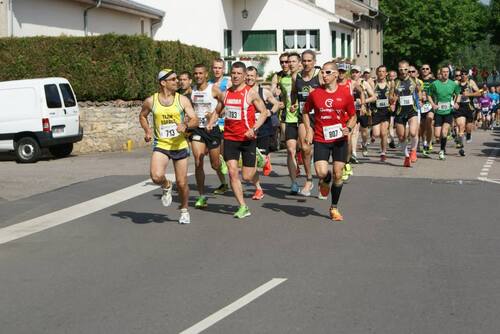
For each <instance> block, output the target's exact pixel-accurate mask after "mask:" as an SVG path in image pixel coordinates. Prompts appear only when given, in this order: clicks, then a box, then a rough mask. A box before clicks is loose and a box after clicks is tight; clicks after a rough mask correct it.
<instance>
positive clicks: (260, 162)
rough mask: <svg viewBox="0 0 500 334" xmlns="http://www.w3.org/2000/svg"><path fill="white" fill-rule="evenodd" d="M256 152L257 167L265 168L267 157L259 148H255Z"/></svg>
mask: <svg viewBox="0 0 500 334" xmlns="http://www.w3.org/2000/svg"><path fill="white" fill-rule="evenodd" d="M255 154H256V155H257V167H259V168H263V167H264V166H265V164H266V157H265V156H264V155H263V154H262V152H261V151H260V150H259V149H258V148H257V149H256V150H255Z"/></svg>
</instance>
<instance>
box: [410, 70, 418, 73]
mask: <svg viewBox="0 0 500 334" xmlns="http://www.w3.org/2000/svg"><path fill="white" fill-rule="evenodd" d="M408 72H410V73H417V71H413V70H411V71H408Z"/></svg>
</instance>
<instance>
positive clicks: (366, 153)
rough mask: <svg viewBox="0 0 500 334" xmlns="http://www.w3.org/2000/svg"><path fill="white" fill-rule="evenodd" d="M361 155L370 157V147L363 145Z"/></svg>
mask: <svg viewBox="0 0 500 334" xmlns="http://www.w3.org/2000/svg"><path fill="white" fill-rule="evenodd" d="M361 149H362V151H361V154H363V156H364V157H367V156H368V145H366V144H364V145H361Z"/></svg>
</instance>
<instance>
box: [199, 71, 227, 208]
mask: <svg viewBox="0 0 500 334" xmlns="http://www.w3.org/2000/svg"><path fill="white" fill-rule="evenodd" d="M193 76H194V80H195V82H196V86H195V87H194V88H193V91H192V93H191V101H192V103H193V107H194V111H195V112H196V115H197V117H198V120H199V124H198V127H196V128H195V129H193V133H192V134H191V137H190V139H191V148H192V150H193V156H194V164H195V177H196V186H197V188H198V192H199V194H200V195H199V196H198V198H197V200H196V203H195V205H194V206H195V208H197V209H202V208H206V207H207V197H206V196H205V171H204V166H203V165H204V163H203V162H204V159H205V154H206V152H207V151H208V156H209V158H210V164H211V166H212V169H213V170H214V171H215V172H216V173H217V176H218V177H219V180H220V182H221V185H220V186H219V188H217V189H219V190H227V183H226V179H225V177H224V174H222V172H221V171H220V159H219V155H220V143H221V140H222V133H221V131H220V129H219V127H215V128H213V129H212V131H208V130H207V129H206V126H207V120H208V119H209V118H210V116H211V114H212V113H213V112H214V110H215V108H216V107H217V102H218V101H217V98H218V96H220V94H221V91H220V89H219V88H217V86H215V85H214V84H209V83H208V70H207V68H206V66H205V65H203V64H197V65H195V66H194V70H193Z"/></svg>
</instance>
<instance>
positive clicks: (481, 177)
mask: <svg viewBox="0 0 500 334" xmlns="http://www.w3.org/2000/svg"><path fill="white" fill-rule="evenodd" d="M499 150H500V149H499V148H497V147H495V148H494V149H493V150H492V151H491V153H490V156H489V157H488V159H487V160H486V162H485V163H484V165H483V168H482V169H481V172H480V173H479V177H478V180H480V181H484V182H490V183H497V184H500V182H498V181H497V180H492V179H489V178H488V174H489V173H490V169H491V167H492V166H493V163H494V162H495V158H496V156H497V153H498V151H499Z"/></svg>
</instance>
